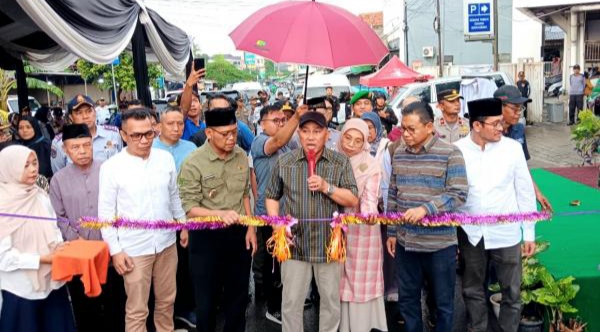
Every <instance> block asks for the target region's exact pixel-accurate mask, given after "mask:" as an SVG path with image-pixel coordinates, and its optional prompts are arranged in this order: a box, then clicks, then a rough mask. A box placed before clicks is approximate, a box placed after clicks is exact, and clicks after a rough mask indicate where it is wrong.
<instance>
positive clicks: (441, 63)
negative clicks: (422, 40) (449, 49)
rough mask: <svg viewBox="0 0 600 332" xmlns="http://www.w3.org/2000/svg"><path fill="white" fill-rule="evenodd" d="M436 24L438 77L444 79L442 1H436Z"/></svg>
mask: <svg viewBox="0 0 600 332" xmlns="http://www.w3.org/2000/svg"><path fill="white" fill-rule="evenodd" d="M435 12H436V13H435V22H436V23H437V25H436V27H435V28H436V32H437V35H438V67H439V70H438V75H439V77H444V50H443V48H442V21H441V20H440V17H441V15H440V0H436V1H435Z"/></svg>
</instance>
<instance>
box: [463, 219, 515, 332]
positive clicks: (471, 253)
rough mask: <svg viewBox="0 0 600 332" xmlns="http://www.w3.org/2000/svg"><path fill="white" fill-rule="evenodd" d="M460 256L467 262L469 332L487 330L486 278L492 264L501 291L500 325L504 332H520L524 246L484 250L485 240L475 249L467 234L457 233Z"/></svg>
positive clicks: (464, 290)
mask: <svg viewBox="0 0 600 332" xmlns="http://www.w3.org/2000/svg"><path fill="white" fill-rule="evenodd" d="M457 233H458V244H459V248H460V255H461V256H462V259H463V260H464V272H463V279H462V281H463V295H464V299H465V305H466V307H467V313H468V318H469V319H468V322H469V323H468V324H469V331H473V332H486V331H487V329H488V308H487V305H488V299H487V297H486V291H485V290H486V289H487V286H488V285H487V284H486V279H487V278H486V276H487V272H488V271H489V269H488V266H489V264H493V266H494V268H495V270H496V276H497V277H498V282H499V283H500V288H501V291H502V303H501V305H500V317H499V318H498V323H499V325H500V328H501V330H502V331H517V330H518V328H519V321H520V320H521V274H522V267H521V244H520V243H518V244H516V245H514V246H511V247H507V248H498V249H487V250H486V249H485V248H484V245H483V239H481V240H480V241H479V243H478V244H477V245H476V246H473V245H472V244H471V243H470V242H469V239H468V237H467V234H466V233H465V232H464V231H463V230H462V229H461V228H459V229H458V232H457Z"/></svg>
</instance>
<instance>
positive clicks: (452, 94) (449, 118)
mask: <svg viewBox="0 0 600 332" xmlns="http://www.w3.org/2000/svg"><path fill="white" fill-rule="evenodd" d="M437 98H438V105H437V107H438V108H439V109H440V111H442V116H440V117H437V118H436V119H435V120H434V121H433V126H434V128H435V133H436V134H437V135H438V137H439V138H441V139H443V140H444V141H446V142H448V143H454V142H456V141H458V140H459V139H461V138H463V137H466V136H467V135H469V133H470V132H471V130H470V129H469V120H467V119H465V118H463V117H462V116H460V100H461V99H463V97H462V96H461V95H460V94H459V93H458V91H457V90H454V89H449V90H444V91H440V92H439V93H438V95H437Z"/></svg>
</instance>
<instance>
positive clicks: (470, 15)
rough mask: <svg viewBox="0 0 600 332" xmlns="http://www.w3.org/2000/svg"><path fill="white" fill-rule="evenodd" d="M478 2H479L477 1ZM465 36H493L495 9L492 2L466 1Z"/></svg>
mask: <svg viewBox="0 0 600 332" xmlns="http://www.w3.org/2000/svg"><path fill="white" fill-rule="evenodd" d="M476 1H477V0H476ZM464 6H465V11H464V12H465V35H493V34H494V31H493V26H494V25H493V7H492V3H491V1H490V0H488V1H487V2H485V0H484V1H483V2H482V1H481V0H479V1H477V2H473V0H465V1H464Z"/></svg>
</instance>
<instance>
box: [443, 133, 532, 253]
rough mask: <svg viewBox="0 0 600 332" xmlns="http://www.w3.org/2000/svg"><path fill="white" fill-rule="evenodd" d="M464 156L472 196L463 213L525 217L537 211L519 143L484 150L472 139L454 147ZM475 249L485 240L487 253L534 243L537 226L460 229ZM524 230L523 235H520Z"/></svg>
mask: <svg viewBox="0 0 600 332" xmlns="http://www.w3.org/2000/svg"><path fill="white" fill-rule="evenodd" d="M454 144H455V145H456V146H458V148H459V149H460V151H461V152H462V154H463V157H464V159H465V165H466V168H467V179H468V181H469V195H468V197H467V201H466V203H465V205H463V206H462V207H461V208H460V211H461V212H465V213H469V214H472V215H482V214H506V213H526V212H534V211H536V210H537V206H536V200H535V191H534V188H533V180H532V179H531V174H530V173H529V169H528V168H527V162H526V161H525V156H524V154H523V149H522V148H521V144H519V142H517V141H515V140H513V139H510V138H506V137H502V138H501V139H500V141H499V142H495V143H488V144H486V145H485V149H484V150H483V151H482V150H481V147H480V146H479V145H477V144H475V142H473V140H472V139H471V135H469V136H467V137H465V138H462V139H460V140H459V141H457V142H456V143H454ZM461 227H462V228H463V229H464V231H465V232H466V233H467V235H468V237H469V242H470V243H471V244H472V245H474V246H475V245H477V244H478V243H479V241H480V240H481V238H483V241H484V246H485V248H486V249H497V248H506V247H510V246H514V245H516V244H517V243H520V242H521V238H523V239H524V240H525V241H534V240H535V223H532V222H524V223H506V224H498V225H482V226H461ZM521 230H522V234H521Z"/></svg>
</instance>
